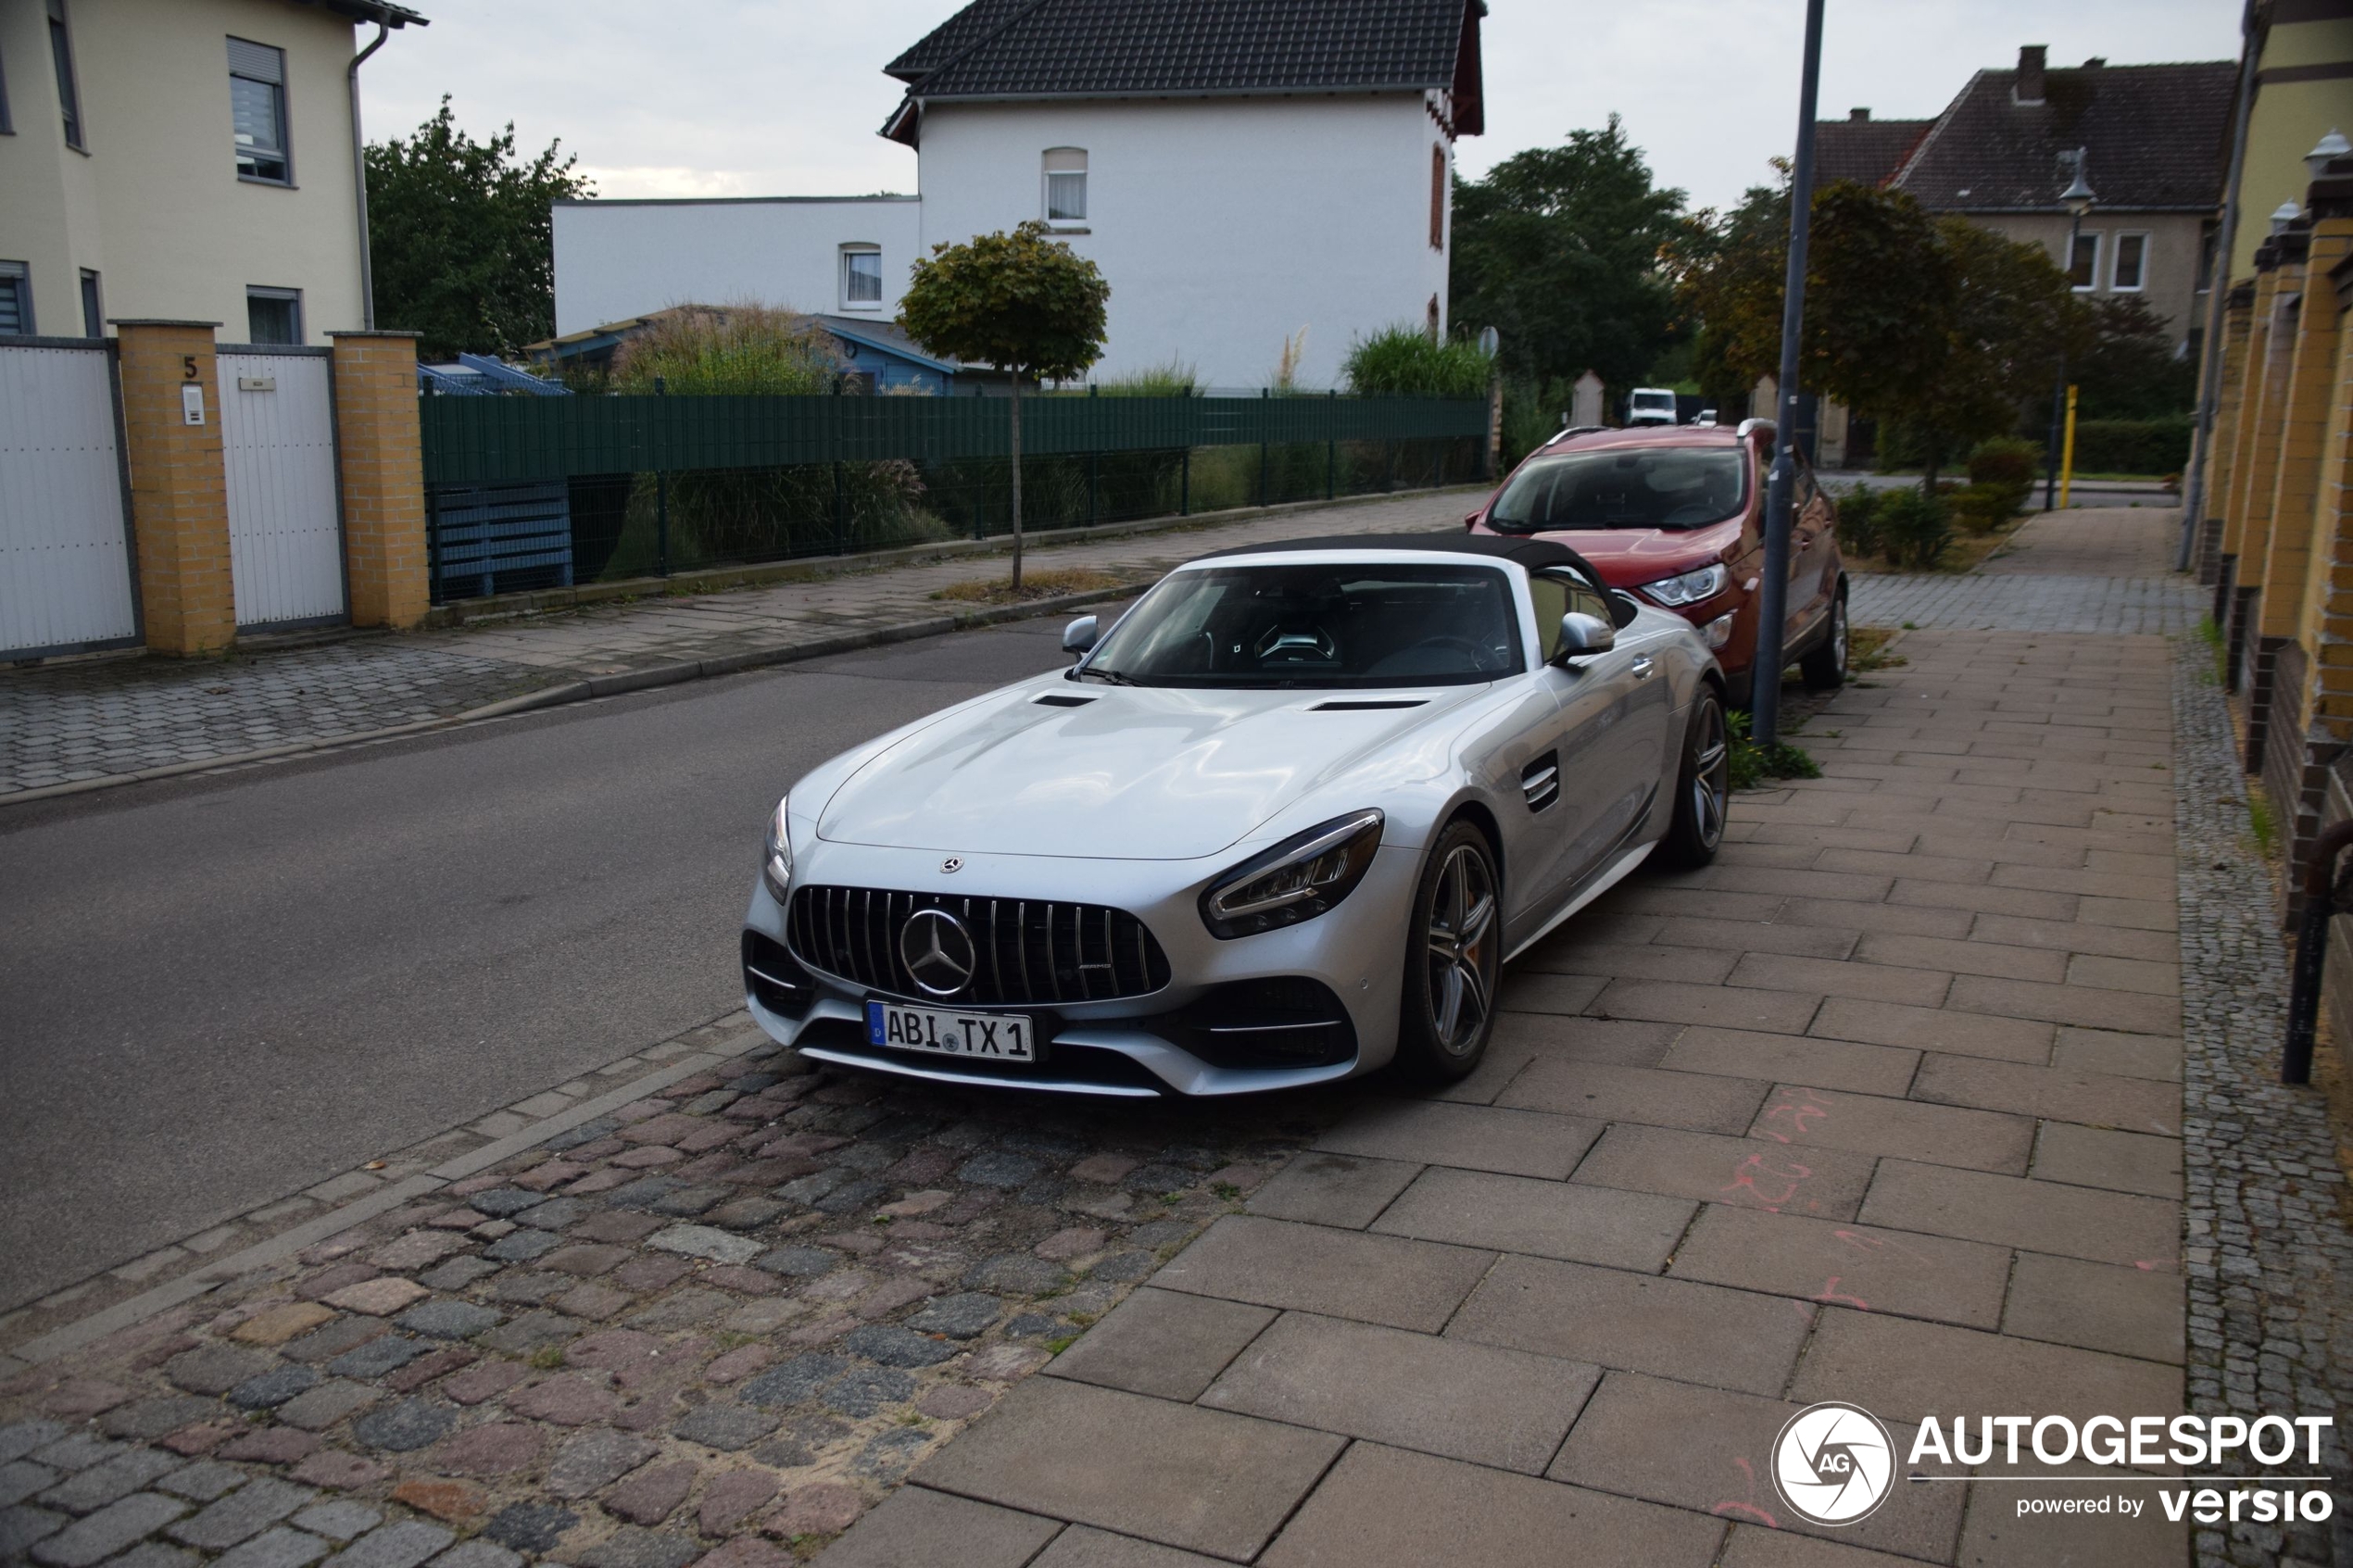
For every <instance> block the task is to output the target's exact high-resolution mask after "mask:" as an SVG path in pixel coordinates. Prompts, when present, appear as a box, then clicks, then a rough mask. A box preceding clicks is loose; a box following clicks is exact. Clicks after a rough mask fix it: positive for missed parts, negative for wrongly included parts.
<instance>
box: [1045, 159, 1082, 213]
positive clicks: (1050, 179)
mask: <svg viewBox="0 0 2353 1568" xmlns="http://www.w3.org/2000/svg"><path fill="white" fill-rule="evenodd" d="M1046 221H1047V222H1049V223H1084V222H1086V221H1087V149H1086V148H1084V147H1048V148H1047V149H1046Z"/></svg>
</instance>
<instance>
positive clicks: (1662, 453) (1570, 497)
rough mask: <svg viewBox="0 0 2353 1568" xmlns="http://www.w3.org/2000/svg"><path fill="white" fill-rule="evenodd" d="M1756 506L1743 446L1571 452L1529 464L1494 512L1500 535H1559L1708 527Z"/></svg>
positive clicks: (1494, 525)
mask: <svg viewBox="0 0 2353 1568" xmlns="http://www.w3.org/2000/svg"><path fill="white" fill-rule="evenodd" d="M1747 504H1748V454H1747V453H1746V451H1745V450H1743V448H1741V447H1738V446H1637V447H1631V448H1619V449H1614V450H1613V449H1610V448H1604V449H1603V450H1600V451H1596V452H1564V453H1562V454H1560V455H1559V456H1558V457H1553V458H1536V459H1535V460H1534V461H1532V462H1529V463H1526V464H1523V465H1522V466H1521V468H1520V470H1519V471H1518V472H1517V473H1515V474H1514V475H1512V478H1511V483H1509V484H1506V485H1505V486H1504V493H1503V494H1502V495H1498V496H1497V497H1496V498H1495V505H1494V507H1493V508H1492V509H1491V510H1490V512H1489V513H1488V518H1487V521H1488V525H1489V526H1490V527H1491V528H1493V529H1494V530H1495V531H1496V532H1497V533H1541V532H1546V531H1550V530H1555V529H1607V528H1670V529H1684V528H1705V527H1706V526H1707V525H1708V524H1709V523H1712V522H1722V521H1725V520H1726V519H1727V518H1732V517H1737V516H1739V515H1740V513H1741V509H1742V508H1743V507H1745V506H1746V505H1747Z"/></svg>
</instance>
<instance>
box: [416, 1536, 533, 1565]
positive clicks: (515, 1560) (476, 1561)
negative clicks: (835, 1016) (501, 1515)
mask: <svg viewBox="0 0 2353 1568" xmlns="http://www.w3.org/2000/svg"><path fill="white" fill-rule="evenodd" d="M433 1561H434V1568H522V1558H521V1557H519V1556H517V1555H516V1554H515V1553H513V1552H511V1551H509V1550H508V1549H506V1548H504V1547H501V1546H493V1545H492V1544H491V1543H490V1542H488V1541H485V1540H481V1539H475V1540H471V1541H460V1542H459V1543H458V1544H457V1545H456V1546H453V1547H451V1548H450V1549H448V1550H447V1551H445V1552H443V1553H442V1554H441V1555H440V1556H439V1557H436V1558H434V1560H433Z"/></svg>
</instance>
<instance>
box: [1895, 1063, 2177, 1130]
mask: <svg viewBox="0 0 2353 1568" xmlns="http://www.w3.org/2000/svg"><path fill="white" fill-rule="evenodd" d="M1912 1094H1913V1095H1914V1096H1915V1097H1916V1098H1920V1099H1924V1100H1933V1101H1936V1102H1938V1103H1941V1104H1945V1105H1968V1106H1975V1107H1978V1108H1980V1109H1982V1110H2005V1111H2010V1112H2013V1113H2015V1114H2017V1115H2020V1116H2036V1117H2042V1118H2045V1119H2046V1120H2049V1121H2055V1122H2074V1123H2082V1124H2083V1125H2086V1126H2095V1127H2115V1128H2120V1129H2124V1130H2127V1131H2131V1132H2135V1133H2158V1134H2167V1135H2178V1134H2179V1133H2180V1132H2181V1130H2182V1091H2181V1089H2180V1088H2179V1087H2178V1086H2177V1085H2172V1084H2166V1083H2159V1082H2157V1081H2155V1080H2152V1079H2147V1078H2125V1077H2119V1076H2115V1075H2112V1074H2108V1073H2079V1072H2074V1071H2071V1070H2070V1069H2067V1068H2061V1067H2036V1066H2032V1065H2030V1064H2028V1063H2025V1062H2016V1061H1981V1060H1971V1059H1968V1058H1963V1057H1949V1056H1938V1055H1935V1054H1933V1053H1931V1054H1930V1055H1929V1056H1928V1057H1927V1058H1925V1059H1924V1060H1922V1061H1921V1063H1920V1072H1919V1077H1918V1078H1917V1079H1915V1080H1914V1081H1913V1084H1912Z"/></svg>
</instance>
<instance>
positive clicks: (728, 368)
mask: <svg viewBox="0 0 2353 1568" xmlns="http://www.w3.org/2000/svg"><path fill="white" fill-rule="evenodd" d="M840 370H841V360H840V358H839V357H838V356H837V355H836V353H835V352H834V340H833V336H832V334H831V333H829V332H826V331H825V329H824V328H823V327H821V326H819V325H818V324H817V323H816V322H815V321H813V320H811V319H810V318H808V317H806V316H802V315H799V314H797V313H795V312H793V311H790V310H780V309H778V308H776V307H774V306H769V305H756V304H741V305H728V306H709V305H687V306H680V307H677V308H676V309H675V310H673V311H671V312H670V313H669V314H667V315H665V316H663V317H661V319H660V320H656V321H655V322H654V323H653V325H651V326H649V327H648V328H646V329H645V330H644V331H643V332H639V333H638V334H637V335H636V336H635V337H633V338H631V339H630V340H629V341H628V342H627V343H624V344H623V345H622V346H621V352H620V353H619V354H617V355H615V356H614V358H613V368H612V381H611V388H612V390H613V391H615V392H627V393H649V392H651V391H653V390H654V381H655V378H657V377H659V378H661V382H662V389H663V390H664V391H665V392H667V393H669V394H670V395H672V396H673V397H696V396H718V395H752V396H761V395H766V396H779V395H782V396H805V395H814V394H821V393H827V392H831V391H832V390H833V388H834V378H835V376H836V375H837V373H839V371H840Z"/></svg>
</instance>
